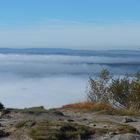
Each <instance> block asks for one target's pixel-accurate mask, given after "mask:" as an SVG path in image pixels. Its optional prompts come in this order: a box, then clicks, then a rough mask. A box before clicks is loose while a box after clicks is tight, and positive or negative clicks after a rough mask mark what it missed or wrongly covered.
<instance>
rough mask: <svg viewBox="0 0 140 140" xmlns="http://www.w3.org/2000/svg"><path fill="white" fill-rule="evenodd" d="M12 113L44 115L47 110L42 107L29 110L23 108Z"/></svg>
mask: <svg viewBox="0 0 140 140" xmlns="http://www.w3.org/2000/svg"><path fill="white" fill-rule="evenodd" d="M13 111H14V112H17V113H18V112H19V113H33V114H34V113H46V112H47V110H46V109H45V108H44V107H43V106H39V107H30V108H24V109H13Z"/></svg>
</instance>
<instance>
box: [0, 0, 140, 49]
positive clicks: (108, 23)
mask: <svg viewBox="0 0 140 140" xmlns="http://www.w3.org/2000/svg"><path fill="white" fill-rule="evenodd" d="M84 34H85V35H84ZM139 35H140V1H139V0H3V1H0V42H1V43H0V47H66V48H79V49H86V48H88V49H96V48H98V47H100V48H107V49H108V48H126V49H127V48H129V49H132V47H133V48H137V47H139V46H140V41H139ZM73 36H74V37H73ZM55 42H56V43H55Z"/></svg>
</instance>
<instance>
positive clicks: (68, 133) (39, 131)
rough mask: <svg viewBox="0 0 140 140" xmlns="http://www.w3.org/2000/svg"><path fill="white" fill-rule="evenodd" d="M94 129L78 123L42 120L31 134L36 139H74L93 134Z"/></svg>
mask: <svg viewBox="0 0 140 140" xmlns="http://www.w3.org/2000/svg"><path fill="white" fill-rule="evenodd" d="M93 134H94V130H92V129H91V128H89V127H86V126H81V125H78V124H69V123H64V122H50V121H42V122H38V123H37V125H36V126H35V127H34V128H32V129H31V130H30V132H29V135H30V137H31V138H32V139H34V140H72V139H78V136H80V137H81V139H82V138H84V137H86V136H89V135H93Z"/></svg>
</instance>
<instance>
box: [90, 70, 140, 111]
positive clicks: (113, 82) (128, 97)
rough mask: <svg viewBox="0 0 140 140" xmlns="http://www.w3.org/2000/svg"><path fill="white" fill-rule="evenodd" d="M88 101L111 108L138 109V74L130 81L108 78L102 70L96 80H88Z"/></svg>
mask: <svg viewBox="0 0 140 140" xmlns="http://www.w3.org/2000/svg"><path fill="white" fill-rule="evenodd" d="M87 96H88V101H90V102H104V103H107V104H110V105H112V106H113V107H120V108H132V107H133V108H135V109H140V73H139V72H138V73H137V74H136V76H135V77H132V79H130V78H129V77H128V76H124V77H123V78H119V77H118V78H115V79H113V78H109V72H108V71H107V70H105V69H104V70H102V71H101V73H100V75H99V77H98V79H93V78H90V80H89V91H88V95H87Z"/></svg>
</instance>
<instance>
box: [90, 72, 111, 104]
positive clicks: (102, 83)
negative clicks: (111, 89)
mask: <svg viewBox="0 0 140 140" xmlns="http://www.w3.org/2000/svg"><path fill="white" fill-rule="evenodd" d="M108 80H109V71H108V70H106V69H103V70H102V71H101V73H100V74H99V78H98V79H97V80H95V79H92V78H90V80H89V84H90V89H89V93H88V100H89V101H92V102H104V103H108V100H109V98H108V96H107V94H108V87H107V83H108Z"/></svg>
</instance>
